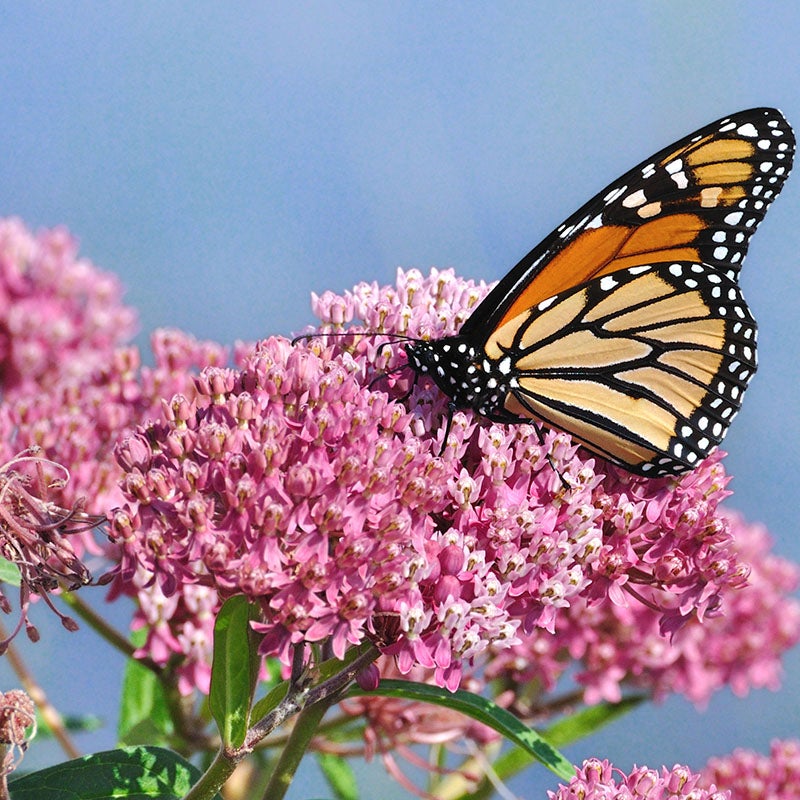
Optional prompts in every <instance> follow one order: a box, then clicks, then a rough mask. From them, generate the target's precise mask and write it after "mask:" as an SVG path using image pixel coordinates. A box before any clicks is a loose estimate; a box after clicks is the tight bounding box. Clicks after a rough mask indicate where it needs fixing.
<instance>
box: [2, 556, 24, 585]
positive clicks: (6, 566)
mask: <svg viewBox="0 0 800 800" xmlns="http://www.w3.org/2000/svg"><path fill="white" fill-rule="evenodd" d="M21 581H22V577H21V576H20V574H19V568H18V567H17V565H16V564H13V563H12V562H11V561H8V560H7V559H5V558H0V583H8V584H10V585H11V586H19V585H20V583H21Z"/></svg>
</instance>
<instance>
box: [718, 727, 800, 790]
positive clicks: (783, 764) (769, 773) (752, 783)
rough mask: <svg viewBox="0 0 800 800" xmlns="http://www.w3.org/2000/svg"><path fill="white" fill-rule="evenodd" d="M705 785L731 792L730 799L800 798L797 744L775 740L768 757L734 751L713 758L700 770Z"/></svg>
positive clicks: (798, 751) (799, 750)
mask: <svg viewBox="0 0 800 800" xmlns="http://www.w3.org/2000/svg"><path fill="white" fill-rule="evenodd" d="M702 775H703V781H704V784H705V785H711V784H712V783H713V784H716V785H717V786H719V787H720V788H725V789H728V790H729V791H730V798H731V800H797V798H798V797H800V742H798V741H797V740H788V741H781V740H775V741H773V742H772V744H771V745H770V750H769V755H762V754H761V753H756V752H753V751H752V750H744V749H737V750H734V751H733V753H731V755H728V756H721V757H719V758H712V759H710V760H709V762H708V764H707V765H706V768H705V769H704V770H703V773H702Z"/></svg>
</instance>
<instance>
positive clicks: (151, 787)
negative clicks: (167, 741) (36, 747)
mask: <svg viewBox="0 0 800 800" xmlns="http://www.w3.org/2000/svg"><path fill="white" fill-rule="evenodd" d="M199 777H200V771H199V770H198V769H197V768H196V767H194V766H192V765H191V764H190V763H189V762H188V761H185V760H184V759H183V758H181V757H180V756H179V755H178V754H177V753H173V752H172V751H170V750H164V749H162V748H160V747H127V748H122V749H120V750H108V751H106V752H104V753H95V754H94V755H91V756H84V757H83V758H76V759H75V760H73V761H67V762H66V763H64V764H57V765H56V766H54V767H48V768H47V769H43V770H40V771H38V772H32V773H28V774H27V775H23V776H21V777H19V778H16V779H14V778H12V779H11V781H10V782H9V790H10V797H11V800H42V798H47V800H76V799H77V798H80V800H111V798H114V800H119V798H124V799H125V800H148V798H158V800H179V798H181V797H183V796H184V795H185V794H186V793H187V792H188V791H189V789H190V788H191V787H192V785H193V784H194V783H195V782H196V781H197V780H198V778H199Z"/></svg>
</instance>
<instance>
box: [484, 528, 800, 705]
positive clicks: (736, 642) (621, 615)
mask: <svg viewBox="0 0 800 800" xmlns="http://www.w3.org/2000/svg"><path fill="white" fill-rule="evenodd" d="M718 519H719V521H720V522H724V523H725V526H726V530H727V531H728V532H729V535H730V537H731V551H732V552H734V553H735V554H736V557H737V559H738V560H739V563H741V564H747V565H748V577H747V582H746V583H745V584H744V585H742V586H740V587H738V588H736V589H735V590H734V591H729V592H726V593H725V597H724V603H723V606H724V607H723V613H721V614H715V615H713V616H710V617H707V618H705V619H703V620H701V619H700V618H699V617H695V618H692V619H690V620H688V621H687V622H686V623H685V624H684V625H683V626H682V627H681V628H680V629H679V630H678V631H677V632H676V633H675V634H674V635H673V636H670V637H665V636H664V635H663V632H662V631H661V630H660V627H659V617H660V615H661V610H660V609H657V608H654V607H653V606H652V605H651V604H649V603H642V602H639V601H638V600H637V599H635V598H631V599H630V600H629V602H627V603H614V602H609V601H601V602H594V603H593V602H591V601H590V600H588V599H587V598H580V599H578V600H576V601H575V602H573V603H571V604H570V607H569V608H568V609H565V610H564V613H562V614H560V615H559V617H558V619H557V621H556V627H555V636H551V635H549V634H547V632H544V631H541V630H536V631H533V632H532V633H531V634H530V635H528V636H523V637H522V641H521V643H520V644H517V645H514V646H513V647H511V648H507V649H503V650H498V651H497V652H493V657H492V660H491V663H490V664H489V665H488V667H487V671H486V677H487V678H490V679H500V680H502V681H503V683H504V685H507V686H508V687H510V688H509V689H508V693H507V696H506V699H505V704H507V705H512V706H513V707H514V708H515V710H517V711H518V712H519V713H522V714H523V715H524V716H527V715H529V714H531V713H535V711H536V709H535V708H525V707H524V706H521V705H520V703H521V702H522V701H521V698H523V697H527V698H528V699H530V697H531V688H530V687H532V686H538V687H545V688H546V689H551V690H552V689H553V688H555V686H556V684H557V682H558V680H559V678H560V677H561V676H562V675H563V674H564V673H565V672H566V671H567V670H568V669H572V679H573V680H574V681H575V682H577V684H578V685H579V686H582V687H583V690H584V701H585V702H586V703H588V704H594V703H597V702H600V701H601V700H607V701H609V702H617V701H619V700H620V699H621V698H622V696H623V690H624V689H625V687H627V688H636V689H640V690H641V689H644V690H646V691H648V692H649V693H651V694H652V695H653V697H654V698H655V699H656V700H662V699H664V698H665V697H666V696H668V695H669V694H674V693H678V694H683V695H684V696H686V697H687V698H688V699H689V700H691V701H692V702H694V703H695V704H697V705H699V706H704V705H705V704H706V703H707V702H708V700H709V699H710V697H711V695H712V694H713V693H714V692H715V691H717V690H719V689H721V688H723V687H724V686H729V687H730V688H731V689H732V690H733V691H734V692H735V693H736V694H738V695H744V694H746V693H747V692H748V690H749V689H751V688H760V687H761V688H769V689H773V690H774V689H777V688H778V687H779V685H780V678H781V674H782V668H781V660H780V659H781V656H782V654H783V653H785V652H786V651H787V650H789V649H790V648H791V647H793V646H794V645H795V644H797V642H798V640H800V603H798V602H797V600H796V599H794V598H793V597H792V596H791V594H792V593H793V592H794V591H795V590H796V589H797V587H798V585H800V573H799V571H798V568H797V566H796V565H795V564H792V563H789V562H787V561H785V560H783V559H781V558H778V557H776V556H775V555H773V554H772V553H771V551H770V547H771V540H770V537H769V535H768V534H767V532H766V530H765V529H764V528H763V526H761V525H748V524H747V523H746V522H745V521H744V520H743V519H742V518H741V517H740V516H739V515H735V514H731V513H727V512H722V513H720V512H718ZM576 665H577V670H575V669H574V667H575V666H576ZM528 702H529V700H528Z"/></svg>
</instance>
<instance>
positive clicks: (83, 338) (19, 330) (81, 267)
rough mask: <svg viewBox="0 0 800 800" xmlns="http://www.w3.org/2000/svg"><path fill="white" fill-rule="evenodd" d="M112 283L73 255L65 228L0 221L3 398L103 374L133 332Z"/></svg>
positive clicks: (128, 310) (74, 247) (72, 244)
mask: <svg viewBox="0 0 800 800" xmlns="http://www.w3.org/2000/svg"><path fill="white" fill-rule="evenodd" d="M121 297H122V287H121V285H120V283H119V280H118V279H117V278H116V276H114V275H112V274H111V273H109V272H103V271H102V270H100V269H98V268H97V267H96V266H94V264H92V263H91V262H89V261H88V260H86V259H83V258H79V257H78V256H77V243H76V242H75V240H74V239H73V238H72V237H71V236H70V234H69V233H68V232H67V230H66V229H65V228H54V229H52V230H43V231H41V232H40V233H38V234H36V235H34V234H32V233H31V232H30V231H29V230H28V229H27V228H26V227H25V225H24V224H23V223H22V222H21V221H20V220H19V219H15V218H10V219H0V298H2V302H1V303H0V366H2V370H0V374H2V381H1V385H2V391H3V396H4V399H6V400H7V399H8V398H9V397H13V396H15V395H19V394H23V393H27V394H32V393H33V392H34V391H35V390H36V389H50V388H51V387H53V386H54V385H55V384H56V383H57V382H58V381H59V380H60V379H62V378H63V377H65V376H71V377H73V378H75V377H79V376H83V375H86V374H88V373H90V372H91V371H92V370H94V369H95V368H98V367H102V366H103V365H104V364H105V363H106V362H107V360H108V358H109V356H110V355H111V354H112V353H113V352H114V350H115V349H116V347H118V346H119V345H121V344H124V343H126V342H127V341H129V340H130V337H131V336H133V334H134V332H135V329H136V325H137V323H136V315H135V314H134V312H133V310H132V309H131V308H129V307H127V306H125V305H123V304H122V302H121Z"/></svg>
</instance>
